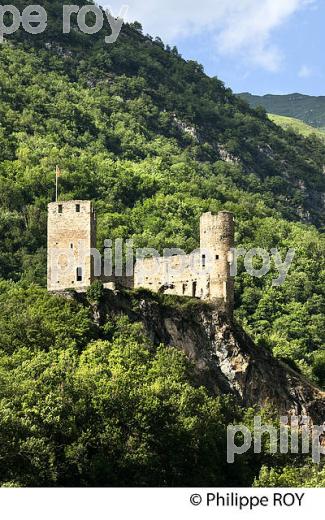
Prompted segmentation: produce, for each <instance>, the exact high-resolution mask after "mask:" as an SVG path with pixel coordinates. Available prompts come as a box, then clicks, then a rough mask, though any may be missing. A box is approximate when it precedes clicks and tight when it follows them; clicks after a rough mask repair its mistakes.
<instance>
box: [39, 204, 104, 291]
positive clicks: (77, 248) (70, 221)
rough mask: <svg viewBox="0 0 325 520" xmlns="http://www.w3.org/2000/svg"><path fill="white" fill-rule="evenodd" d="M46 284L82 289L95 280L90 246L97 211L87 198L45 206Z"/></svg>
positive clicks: (53, 287) (51, 288) (93, 243)
mask: <svg viewBox="0 0 325 520" xmlns="http://www.w3.org/2000/svg"><path fill="white" fill-rule="evenodd" d="M47 243H48V248H47V258H48V261H47V288H48V290H49V291H62V290H65V289H70V288H74V289H76V290H81V291H82V290H84V289H85V288H87V287H88V286H89V285H91V284H92V283H93V281H94V272H93V259H92V257H91V249H92V248H95V247H96V215H95V211H94V209H93V207H92V204H91V202H90V201H85V200H71V201H67V202H53V203H51V204H49V206H48V237H47Z"/></svg>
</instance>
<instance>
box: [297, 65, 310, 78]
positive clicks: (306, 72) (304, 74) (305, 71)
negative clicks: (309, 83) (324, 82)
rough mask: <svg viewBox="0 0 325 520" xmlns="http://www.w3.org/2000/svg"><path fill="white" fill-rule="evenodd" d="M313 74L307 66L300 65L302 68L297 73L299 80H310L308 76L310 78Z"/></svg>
mask: <svg viewBox="0 0 325 520" xmlns="http://www.w3.org/2000/svg"><path fill="white" fill-rule="evenodd" d="M312 74H313V71H312V69H311V68H310V67H308V66H307V65H302V67H301V68H300V70H299V72H298V76H299V78H310V76H312Z"/></svg>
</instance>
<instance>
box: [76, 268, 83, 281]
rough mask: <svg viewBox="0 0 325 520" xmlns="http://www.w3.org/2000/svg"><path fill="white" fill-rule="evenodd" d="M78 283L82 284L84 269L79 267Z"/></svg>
mask: <svg viewBox="0 0 325 520" xmlns="http://www.w3.org/2000/svg"><path fill="white" fill-rule="evenodd" d="M77 282H82V267H77Z"/></svg>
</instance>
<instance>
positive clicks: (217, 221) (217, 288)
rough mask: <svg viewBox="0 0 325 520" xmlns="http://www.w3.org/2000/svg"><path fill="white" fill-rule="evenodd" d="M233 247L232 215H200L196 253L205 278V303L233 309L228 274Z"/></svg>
mask: <svg viewBox="0 0 325 520" xmlns="http://www.w3.org/2000/svg"><path fill="white" fill-rule="evenodd" d="M234 244H235V224H234V215H233V213H231V212H229V211H221V212H219V213H218V214H217V215H213V214H212V213H204V214H203V215H202V216H201V220H200V249H201V255H202V263H203V268H204V269H205V271H206V272H207V273H208V276H209V299H210V300H215V301H219V302H223V303H224V304H225V308H226V310H227V311H228V312H230V313H232V311H233V307H234V279H233V277H232V276H231V274H230V266H231V261H232V249H233V248H234Z"/></svg>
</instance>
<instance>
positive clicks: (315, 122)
mask: <svg viewBox="0 0 325 520" xmlns="http://www.w3.org/2000/svg"><path fill="white" fill-rule="evenodd" d="M238 97H239V98H240V99H243V100H244V101H246V102H247V103H248V104H249V105H250V106H251V107H252V108H256V107H258V106H261V107H263V108H265V110H266V111H267V112H270V113H271V114H277V115H280V116H287V117H293V118H295V119H300V120H301V121H304V122H305V123H307V124H308V125H310V126H314V127H315V128H325V96H319V97H317V96H306V95H304V94H288V95H274V94H266V95H265V96H255V95H253V94H249V93H248V92H244V93H241V94H238Z"/></svg>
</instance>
